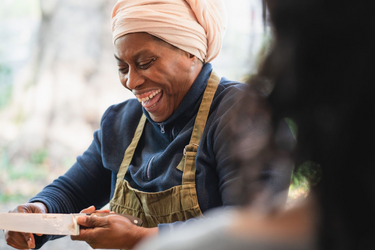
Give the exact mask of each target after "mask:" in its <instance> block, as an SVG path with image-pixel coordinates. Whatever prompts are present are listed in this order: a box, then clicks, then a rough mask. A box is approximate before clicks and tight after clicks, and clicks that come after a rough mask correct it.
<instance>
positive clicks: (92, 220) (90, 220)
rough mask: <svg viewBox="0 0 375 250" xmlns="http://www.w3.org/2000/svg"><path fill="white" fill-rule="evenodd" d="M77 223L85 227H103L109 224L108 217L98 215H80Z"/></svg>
mask: <svg viewBox="0 0 375 250" xmlns="http://www.w3.org/2000/svg"><path fill="white" fill-rule="evenodd" d="M77 223H78V224H79V225H81V226H84V227H103V226H104V225H106V224H107V218H105V217H98V216H95V215H93V216H80V217H78V218H77Z"/></svg>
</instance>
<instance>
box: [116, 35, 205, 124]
mask: <svg viewBox="0 0 375 250" xmlns="http://www.w3.org/2000/svg"><path fill="white" fill-rule="evenodd" d="M115 57H116V59H117V64H118V67H119V77H120V81H121V84H122V85H123V86H124V87H125V88H127V89H129V90H130V91H132V92H133V94H134V95H135V96H136V98H137V99H138V100H139V102H140V103H141V104H142V106H143V108H145V109H146V111H147V112H148V113H149V115H150V117H151V119H152V120H154V121H155V122H163V121H165V120H167V119H168V118H169V117H170V116H171V115H172V114H173V112H174V111H175V110H176V109H177V108H178V106H179V105H180V103H181V101H182V99H183V98H184V97H185V95H186V94H187V92H188V91H189V89H190V88H191V86H192V84H193V82H194V80H195V79H196V78H197V76H198V74H199V72H200V71H201V70H202V67H203V63H202V62H201V61H200V60H199V59H198V58H197V57H196V56H194V55H192V54H190V53H188V52H185V51H183V50H180V49H178V48H176V47H173V46H171V45H170V44H168V43H167V42H164V41H162V40H160V39H154V36H152V35H150V34H148V33H131V34H127V35H124V36H122V37H120V38H119V39H117V40H116V42H115Z"/></svg>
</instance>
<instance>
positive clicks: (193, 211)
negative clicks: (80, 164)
mask: <svg viewBox="0 0 375 250" xmlns="http://www.w3.org/2000/svg"><path fill="white" fill-rule="evenodd" d="M219 82H220V78H219V77H218V76H217V75H216V74H215V73H214V72H212V73H211V76H210V79H209V81H208V83H207V87H206V90H205V91H204V94H203V99H202V102H201V105H200V107H199V110H198V114H197V117H196V119H195V124H194V128H193V132H192V135H191V139H190V143H189V145H187V146H186V147H185V149H184V154H183V157H182V160H181V162H180V164H179V165H178V166H177V168H178V169H180V170H182V171H183V175H182V185H179V186H175V187H172V188H170V189H168V190H165V191H162V192H154V193H149V192H142V191H139V190H136V189H134V188H132V187H131V186H130V185H129V183H128V182H127V181H126V180H125V179H124V177H125V174H126V171H127V170H128V167H129V165H130V162H131V160H132V158H133V154H134V151H135V149H136V147H137V144H138V141H139V139H140V138H141V135H142V132H143V128H144V125H145V122H146V117H145V115H142V117H141V119H140V121H139V124H138V127H137V129H136V132H135V135H134V138H133V140H132V142H131V143H130V145H129V147H128V148H127V149H126V151H125V155H124V159H123V161H122V163H121V166H120V169H119V172H118V174H117V182H116V189H115V192H114V195H113V198H112V200H111V201H110V209H111V210H112V211H114V212H116V213H121V214H129V215H132V216H136V217H138V218H141V219H142V220H143V225H142V226H144V227H148V228H149V227H156V226H157V225H158V224H160V223H172V222H175V221H185V220H187V219H190V218H193V217H196V216H200V215H202V212H201V210H200V207H199V204H198V197H197V192H196V188H195V171H196V167H195V157H196V154H197V150H198V145H199V142H200V139H201V136H202V133H203V130H204V127H205V125H206V121H207V117H208V112H209V110H210V106H211V102H212V99H213V97H214V94H215V92H216V88H217V86H218V84H219Z"/></svg>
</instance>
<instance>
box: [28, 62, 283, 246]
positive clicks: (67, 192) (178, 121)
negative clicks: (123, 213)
mask: <svg viewBox="0 0 375 250" xmlns="http://www.w3.org/2000/svg"><path fill="white" fill-rule="evenodd" d="M211 71H212V66H211V65H210V64H206V65H205V66H204V67H203V69H202V71H201V72H200V74H199V76H198V77H197V79H196V80H195V82H194V84H193V85H192V87H191V89H190V90H189V92H188V93H187V95H186V96H185V98H184V99H183V101H182V103H181V104H180V106H179V107H178V108H177V110H176V111H175V112H174V113H173V114H172V116H171V117H169V118H168V120H166V121H164V122H162V123H156V122H154V121H153V120H151V119H150V116H149V115H148V113H147V112H146V111H145V110H143V108H142V106H141V105H140V103H139V102H138V101H137V100H136V99H129V100H127V101H125V102H123V103H120V104H117V105H113V106H111V107H109V108H108V109H107V111H106V112H105V113H104V115H103V117H102V120H101V126H100V129H99V130H97V131H96V132H95V133H94V139H93V142H92V144H91V145H90V147H89V148H88V149H87V150H86V151H85V152H84V153H83V155H81V156H78V157H77V162H76V163H75V164H74V165H73V166H72V167H71V168H70V169H69V170H68V171H67V173H65V174H64V175H63V176H60V177H59V178H58V179H56V180H55V181H53V183H51V184H50V185H48V186H47V187H45V188H44V189H43V190H42V191H41V192H40V193H39V194H38V195H36V196H35V197H33V198H32V199H31V200H30V201H31V202H36V201H39V202H43V203H44V204H45V205H46V206H47V208H48V211H49V212H51V213H77V212H79V211H80V210H82V209H83V208H87V207H89V206H91V205H95V207H96V208H100V207H102V206H104V205H106V204H107V203H108V202H109V200H110V199H111V198H112V196H113V192H114V189H115V185H116V175H117V172H118V170H119V166H120V164H121V162H122V159H123V156H124V152H125V150H126V148H127V147H128V146H129V144H130V142H131V140H132V138H133V135H134V132H135V130H136V127H137V125H138V122H139V119H140V117H141V115H142V113H145V115H146V116H147V122H146V125H145V128H144V132H143V134H142V137H141V139H140V141H139V144H138V147H137V149H136V151H135V154H134V157H133V160H132V162H131V165H130V166H129V169H128V172H127V174H126V176H125V179H126V180H128V181H129V183H130V185H131V186H132V187H133V188H135V189H138V190H142V191H145V192H157V191H163V190H166V189H169V188H171V187H173V186H176V185H181V180H182V172H181V171H180V170H178V169H177V168H176V166H177V165H178V163H179V162H180V161H181V158H182V154H183V149H184V147H185V145H187V144H188V143H189V140H190V136H191V133H192V128H193V125H194V121H195V117H196V113H197V111H198V108H199V105H200V102H201V99H202V96H203V92H204V90H205V87H206V84H207V81H208V79H209V76H210V73H211ZM245 87H246V85H245V84H241V83H238V82H233V81H229V80H227V79H225V78H222V79H221V82H220V84H219V86H218V89H217V91H216V93H215V97H214V99H213V102H212V105H211V109H210V113H209V117H208V120H207V124H206V128H205V130H204V133H203V136H202V140H201V142H200V146H199V148H198V152H197V158H196V188H197V195H198V202H199V205H200V208H201V211H202V212H203V213H204V212H205V211H207V210H208V209H211V208H214V207H218V206H223V205H232V204H233V202H234V201H233V196H232V195H231V186H232V185H233V184H234V182H235V179H236V174H235V173H236V170H235V169H234V168H233V165H231V164H230V161H231V153H230V150H229V149H228V144H227V143H225V142H226V141H227V137H226V136H227V133H226V132H225V131H226V129H227V128H226V127H227V117H229V115H230V113H231V110H232V108H233V106H234V105H235V103H236V101H237V100H238V96H239V95H240V94H241V93H242V92H243V91H244V89H245ZM256 124H257V125H256ZM257 130H262V126H261V124H259V123H254V125H249V131H250V132H249V134H248V135H244V136H249V138H248V139H249V142H250V143H248V144H247V146H248V147H249V148H252V147H254V146H255V145H253V144H254V143H253V144H252V143H251V137H252V135H254V134H256V133H257ZM264 171H265V172H267V171H268V173H266V174H267V175H268V179H271V180H269V181H268V183H270V184H269V185H271V186H272V185H273V184H272V183H273V182H272V178H274V177H273V176H275V177H276V178H278V179H279V180H276V181H275V182H274V183H277V184H276V185H273V186H272V188H271V189H272V190H273V191H274V192H278V191H280V190H283V189H287V187H288V184H289V182H288V180H289V177H290V172H289V173H288V172H287V173H285V174H283V173H282V174H281V175H282V176H285V177H286V179H285V178H284V177H283V178H284V179H285V180H286V181H281V182H280V174H276V175H272V171H270V170H264ZM283 178H281V179H283ZM163 226H164V227H168V228H171V227H173V224H170V225H165V224H162V225H160V226H159V229H161V230H163ZM37 238H38V240H37V243H38V244H37V247H40V246H41V245H42V244H43V243H44V242H45V241H46V240H49V239H50V238H52V237H51V236H45V237H42V238H40V239H39V237H37Z"/></svg>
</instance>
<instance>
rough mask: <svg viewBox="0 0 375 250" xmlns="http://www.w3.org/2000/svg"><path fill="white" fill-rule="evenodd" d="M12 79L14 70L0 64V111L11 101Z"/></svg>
mask: <svg viewBox="0 0 375 250" xmlns="http://www.w3.org/2000/svg"><path fill="white" fill-rule="evenodd" d="M0 55H1V53H0ZM11 78H12V70H11V69H10V68H8V67H7V66H5V65H2V64H0V110H1V109H2V108H3V107H5V106H6V105H7V104H8V103H9V101H10V99H11V95H12V85H11Z"/></svg>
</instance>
